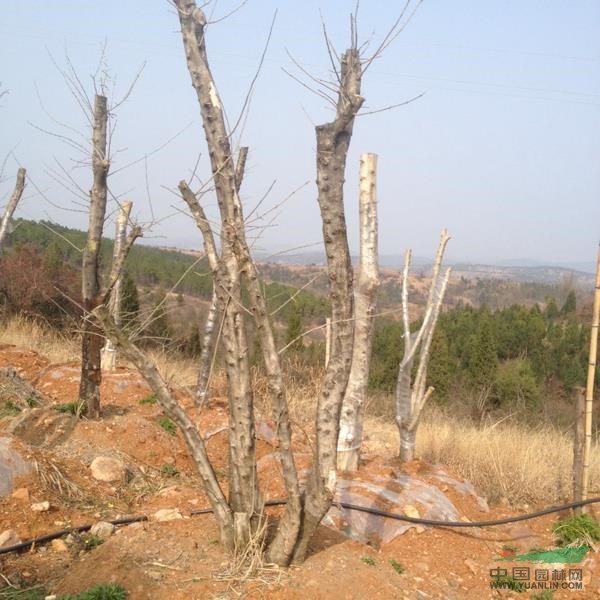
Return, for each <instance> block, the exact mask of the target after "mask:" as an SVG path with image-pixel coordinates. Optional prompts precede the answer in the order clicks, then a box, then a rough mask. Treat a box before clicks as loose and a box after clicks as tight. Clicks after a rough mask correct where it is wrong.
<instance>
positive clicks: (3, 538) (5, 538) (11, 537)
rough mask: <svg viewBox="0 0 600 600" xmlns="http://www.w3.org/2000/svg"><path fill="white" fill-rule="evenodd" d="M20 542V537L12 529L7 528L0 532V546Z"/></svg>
mask: <svg viewBox="0 0 600 600" xmlns="http://www.w3.org/2000/svg"><path fill="white" fill-rule="evenodd" d="M20 543H21V539H20V538H19V536H18V535H17V532H16V531H15V530H14V529H7V530H6V531H3V532H2V533H0V548H7V547H8V546H14V545H15V544H20Z"/></svg>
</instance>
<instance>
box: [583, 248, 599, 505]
mask: <svg viewBox="0 0 600 600" xmlns="http://www.w3.org/2000/svg"><path fill="white" fill-rule="evenodd" d="M599 328H600V247H599V248H598V257H597V259H596V284H595V289H594V305H593V309H592V328H591V333H590V353H589V362H588V372H587V380H586V386H585V443H584V446H583V464H582V467H581V498H582V499H583V500H585V499H586V498H587V495H588V491H589V483H590V457H591V453H592V416H593V408H594V384H595V379H596V361H597V358H598V329H599Z"/></svg>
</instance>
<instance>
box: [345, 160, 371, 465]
mask: <svg viewBox="0 0 600 600" xmlns="http://www.w3.org/2000/svg"><path fill="white" fill-rule="evenodd" d="M376 170H377V155H375V154H363V155H362V156H361V158H360V197H359V204H360V210H359V216H360V266H359V275H358V285H357V287H356V292H355V303H354V344H353V348H352V367H351V370H350V377H349V379H348V385H347V387H346V393H345V395H344V402H343V404H342V412H341V415H340V433H339V439H338V447H337V452H338V454H337V467H338V469H340V470H343V471H355V470H356V469H357V468H358V461H359V458H360V446H361V441H362V426H363V420H364V404H365V401H366V396H367V384H368V378H369V365H370V362H371V341H372V337H373V316H374V314H375V307H376V296H377V288H378V285H379V268H378V252H377V198H376Z"/></svg>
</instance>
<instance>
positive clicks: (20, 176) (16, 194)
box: [0, 167, 27, 256]
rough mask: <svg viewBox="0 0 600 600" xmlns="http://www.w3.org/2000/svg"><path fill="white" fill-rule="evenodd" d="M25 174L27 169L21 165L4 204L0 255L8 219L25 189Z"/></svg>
mask: <svg viewBox="0 0 600 600" xmlns="http://www.w3.org/2000/svg"><path fill="white" fill-rule="evenodd" d="M26 175H27V171H26V170H25V169H24V168H23V167H21V168H19V170H18V171H17V181H16V183H15V187H14V190H13V193H12V194H11V196H10V199H9V201H8V204H7V205H6V209H5V210H4V214H3V215H2V220H1V221H0V256H2V253H3V252H4V243H5V241H6V236H7V234H8V229H9V225H10V220H11V219H12V216H13V214H14V212H15V210H16V208H17V204H19V201H20V200H21V196H22V195H23V190H24V189H25V176H26Z"/></svg>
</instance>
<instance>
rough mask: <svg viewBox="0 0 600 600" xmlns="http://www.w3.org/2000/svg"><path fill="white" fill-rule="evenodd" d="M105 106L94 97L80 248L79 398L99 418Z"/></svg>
mask: <svg viewBox="0 0 600 600" xmlns="http://www.w3.org/2000/svg"><path fill="white" fill-rule="evenodd" d="M107 129H108V107H107V100H106V97H105V96H100V95H96V97H95V99H94V127H93V133H92V170H93V175H94V181H93V185H92V190H91V192H90V211H89V224H88V233H87V242H86V245H85V248H84V250H83V264H82V268H81V280H82V281H81V282H82V285H81V295H82V303H83V309H84V311H85V312H84V318H83V334H82V340H81V382H80V385H79V401H80V402H81V403H84V404H85V407H86V412H87V416H88V418H90V419H96V418H98V417H100V383H101V380H102V370H101V352H102V346H103V343H104V340H103V337H102V332H101V330H100V329H99V328H98V326H97V324H96V323H95V321H94V320H92V319H91V318H90V314H91V312H92V311H93V310H94V309H95V308H96V307H97V306H98V304H99V302H100V244H101V241H102V230H103V227H104V217H105V214H106V198H107V184H106V181H107V177H108V170H109V167H110V161H109V158H108V154H107Z"/></svg>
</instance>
